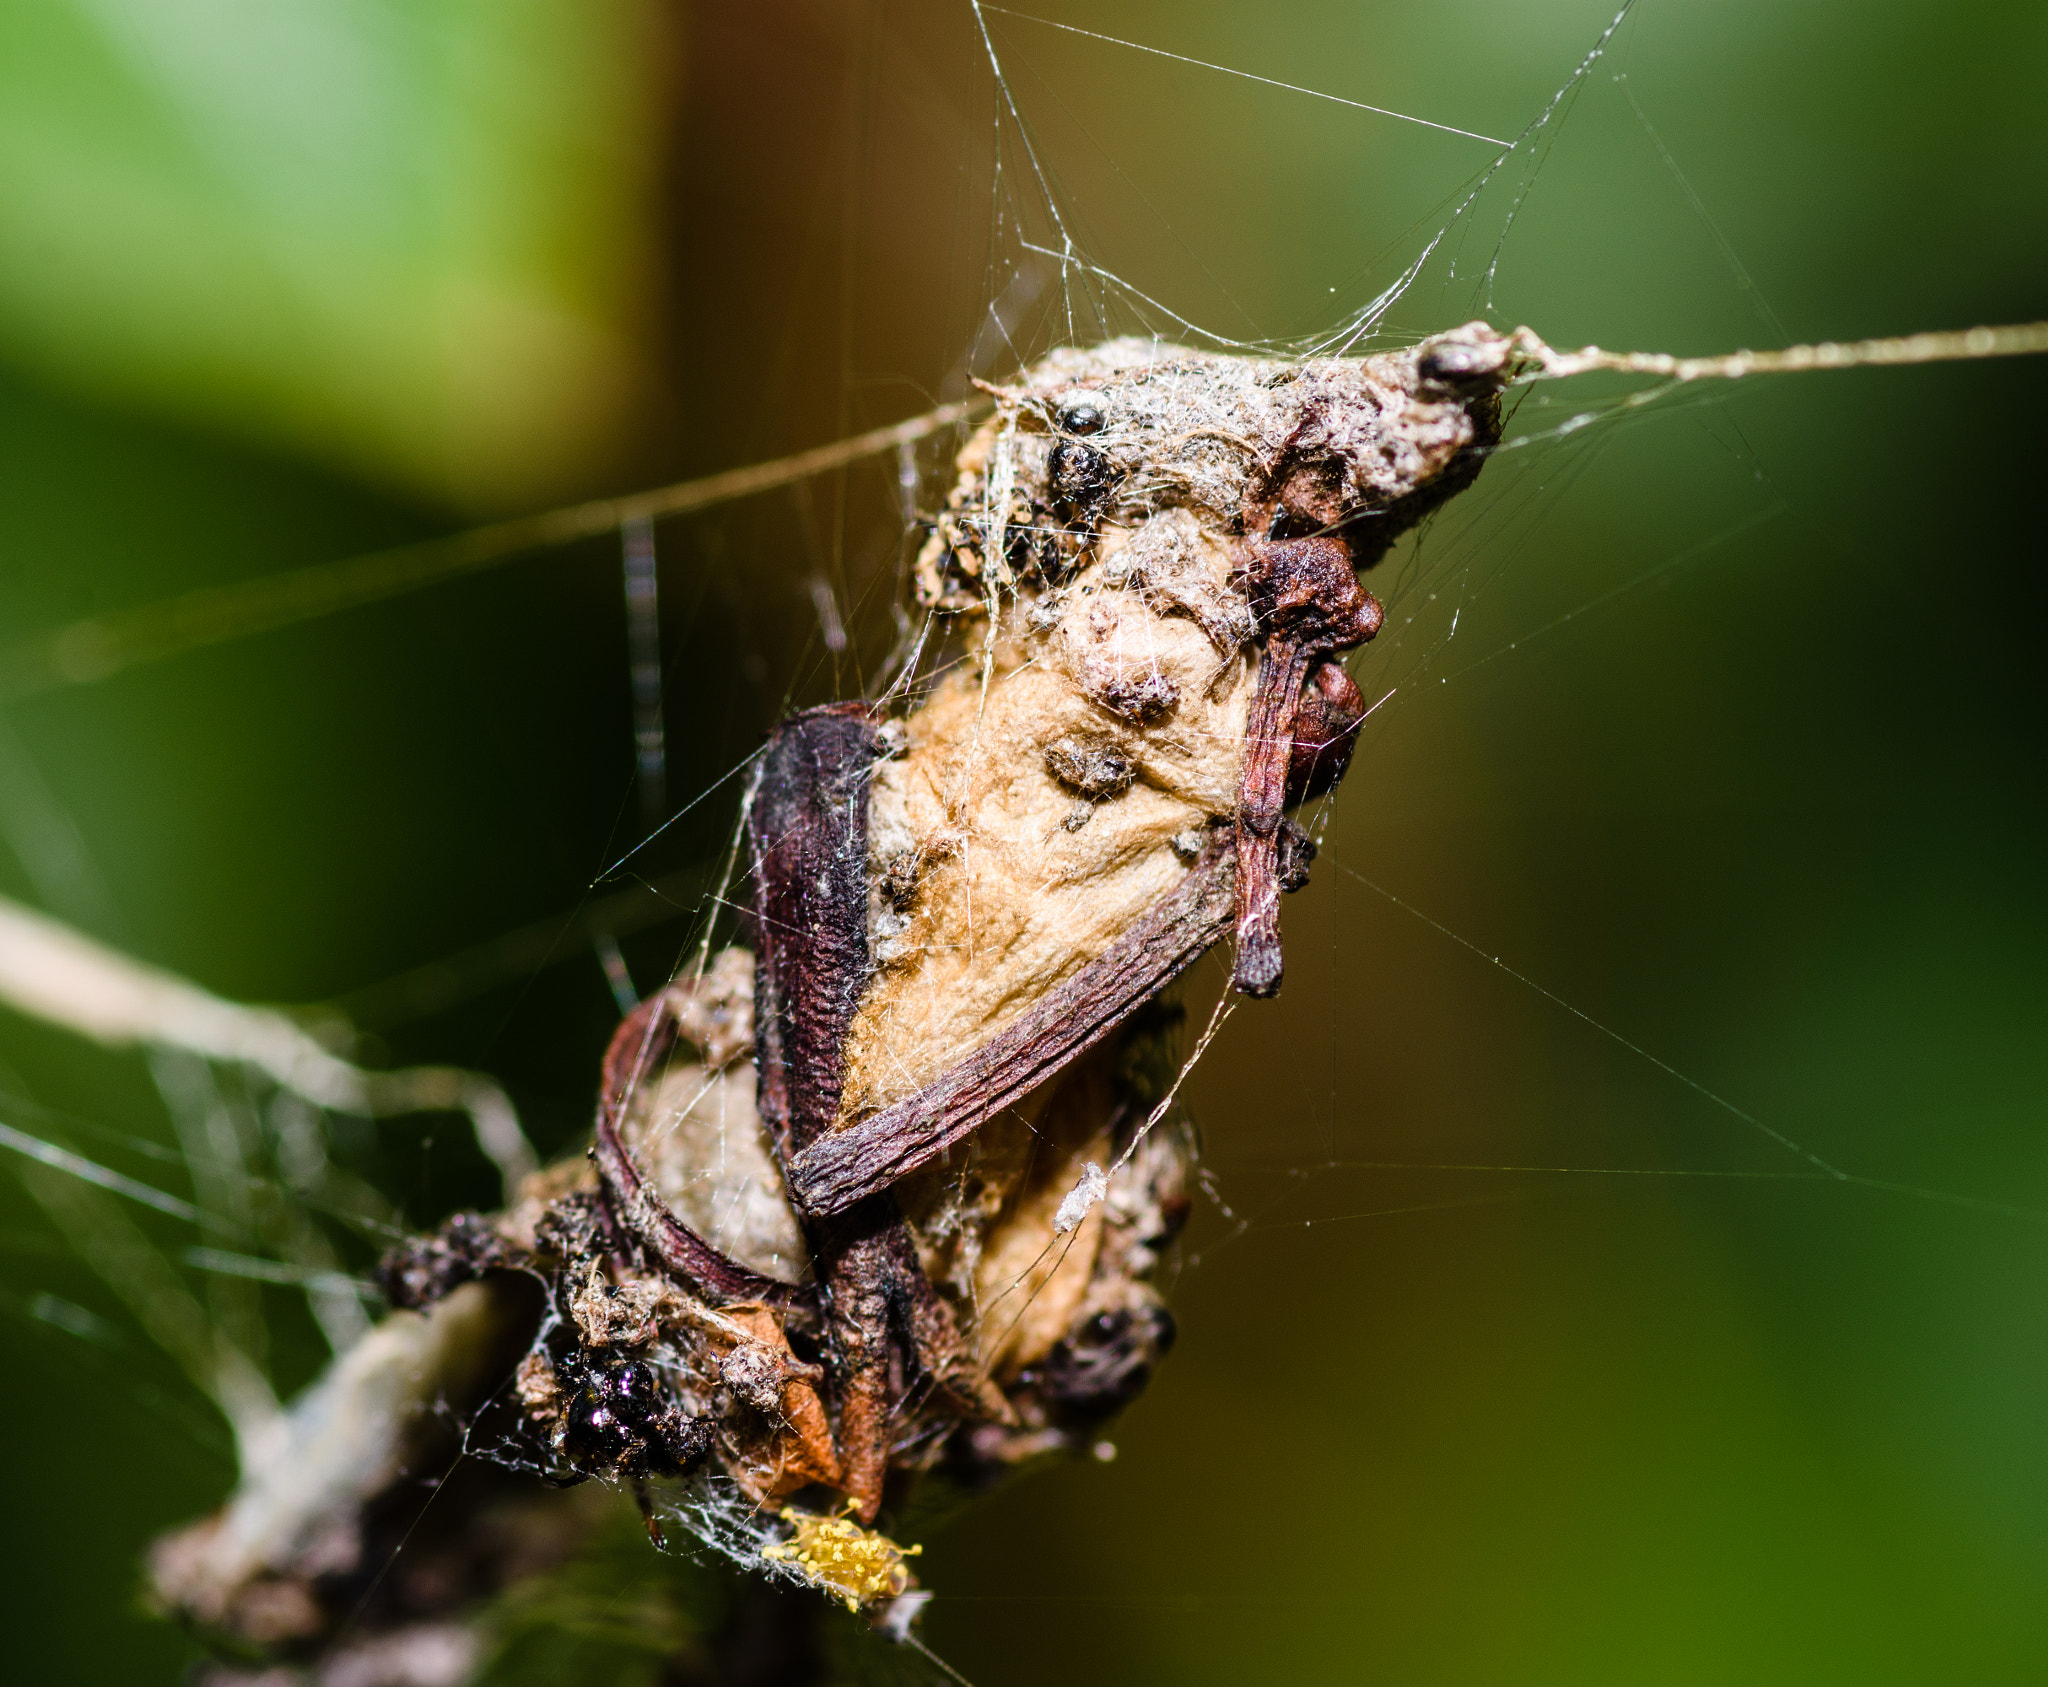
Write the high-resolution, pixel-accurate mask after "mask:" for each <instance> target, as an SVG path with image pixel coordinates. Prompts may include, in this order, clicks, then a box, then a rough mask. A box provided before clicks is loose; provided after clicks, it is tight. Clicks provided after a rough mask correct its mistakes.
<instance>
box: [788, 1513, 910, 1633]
mask: <svg viewBox="0 0 2048 1687" xmlns="http://www.w3.org/2000/svg"><path fill="white" fill-rule="evenodd" d="M782 1520H783V1522H785V1523H787V1524H789V1525H790V1526H791V1527H792V1528H793V1529H795V1530H796V1535H795V1537H794V1538H793V1539H791V1540H787V1541H784V1542H782V1543H781V1544H780V1545H778V1546H769V1547H763V1548H762V1549H761V1556H762V1557H763V1558H767V1559H771V1560H773V1561H774V1562H775V1563H777V1564H789V1565H793V1566H794V1567H795V1568H796V1570H797V1572H798V1573H799V1574H800V1575H802V1577H803V1578H804V1580H805V1581H807V1582H809V1583H810V1584H811V1585H812V1586H813V1587H815V1588H819V1589H822V1590H824V1591H825V1592H828V1593H831V1594H834V1595H835V1596H837V1597H838V1598H840V1599H843V1600H845V1601H846V1608H847V1609H848V1610H849V1611H858V1610H859V1609H860V1608H861V1607H862V1606H863V1605H871V1604H873V1603H874V1602H875V1601H876V1600H877V1599H894V1598H896V1597H897V1596H898V1595H899V1594H901V1593H902V1592H903V1591H904V1589H906V1588H907V1587H909V1586H910V1572H909V1571H908V1570H907V1569H905V1568H904V1566H903V1560H904V1559H906V1558H915V1557H916V1556H917V1555H918V1554H919V1553H921V1552H922V1551H924V1548H923V1547H921V1546H898V1545H897V1544H896V1543H895V1542H894V1541H892V1540H891V1539H889V1537H888V1536H887V1535H884V1534H878V1533H877V1532H876V1531H875V1530H873V1529H863V1528H862V1527H861V1526H860V1525H859V1524H858V1523H856V1522H854V1521H853V1520H852V1519H851V1518H850V1517H821V1516H819V1515H818V1514H817V1513H816V1512H810V1511H797V1510H795V1509H794V1508H793V1507H788V1506H785V1507H784V1508H783V1511H782Z"/></svg>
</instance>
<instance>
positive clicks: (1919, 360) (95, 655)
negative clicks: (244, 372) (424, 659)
mask: <svg viewBox="0 0 2048 1687" xmlns="http://www.w3.org/2000/svg"><path fill="white" fill-rule="evenodd" d="M1513 338H1514V340H1515V342H1516V345H1517V347H1518V348H1519V349H1520V350H1521V351H1522V352H1523V354H1524V355H1525V356H1526V357H1527V358H1528V360H1529V364H1530V367H1529V368H1528V369H1527V370H1526V371H1525V373H1524V376H1523V379H1525V380H1528V381H1547V380H1562V379H1567V378H1569V377H1571V376H1575V375H1585V374H1591V373H1595V372H1600V371H1607V372H1613V373H1618V374H1631V375H1652V376H1657V377H1660V378H1661V379H1662V380H1664V381H1666V382H1668V383H1671V384H1672V385H1679V386H1683V385H1690V384H1693V383H1695V382H1699V381H1714V380H1740V379H1743V378H1744V377H1747V376H1751V375H1792V374H1809V373H1812V372H1815V371H1818V370H1842V369H1858V368H1870V367H1889V368H1901V367H1906V366H1909V365H1915V364H1930V363H1958V362H1971V361H1975V360H1979V359H1983V358H1995V357H2027V356H2037V355H2040V354H2042V353H2048V322H2031V323H2021V324H2016V325H2012V326H2007V327H1995V328H1993V327H1977V328H1968V329H1957V330H1947V331H1941V332H1935V333H1925V334H1905V335H1898V336H1895V337H1891V338H1885V339H1873V340H1846V341H1820V342H1817V343H1815V344H1812V345H1795V346H1787V347H1784V348H1782V349H1780V350H1774V351H1737V352H1730V353H1726V354H1722V355H1718V356H1707V357H1680V356H1677V355H1675V354H1673V353H1670V352H1614V351H1605V350H1602V349H1601V348H1599V347H1597V346H1583V347H1580V348H1579V349H1577V350H1575V351H1560V350H1557V349H1555V348H1553V347H1551V346H1549V345H1547V344H1546V343H1545V342H1544V341H1543V340H1542V339H1541V338H1540V337H1539V336H1538V335H1537V334H1536V333H1535V332H1534V331H1533V330H1531V329H1528V328H1521V329H1517V330H1516V331H1515V334H1514V336H1513ZM1662 390H1663V389H1651V390H1650V391H1648V392H1646V393H1645V394H1642V395H1640V397H1639V400H1638V401H1639V402H1649V401H1652V400H1654V399H1655V398H1656V397H1658V396H1660V394H1661V391H1662ZM986 410H987V406H986V404H985V403H960V404H946V405H941V406H940V407H939V408H938V409H936V410H930V411H927V412H925V413H924V414H923V415H921V416H913V417H910V418H908V419H907V420H905V421H902V422H896V423H893V424H891V425H890V426H888V427H884V428H876V429H873V430H872V431H870V432H868V433H863V434H856V435H854V436H852V437H851V438H848V439H843V440H839V441H835V442H834V443H832V444H829V445H820V446H815V447H813V448H812V449H810V450H808V451H802V452H798V453H796V454H795V455H793V456H789V457H779V458H775V459H773V460H772V461H769V462H765V463H756V464H751V465H749V466H747V467H745V468H739V469H728V470H724V471H721V472H720V473H718V474H713V475H706V476H702V477H700V478H698V479H695V480H686V481H679V482H677V483H675V484H674V485H671V486H665V487H657V488H655V489H653V490H651V491H647V492H641V493H636V494H634V495H632V496H630V497H624V498H605V499H599V500H596V501H594V502H591V503H585V504H575V505H570V506H568V507H566V508H563V509H559V510H550V511H547V512H544V513H542V514H540V515H533V516H524V517H521V518H519V519H518V520H516V521H506V522H496V523H493V524H491V525H489V526H487V527H477V528H472V529H469V530H468V531H466V532H462V533H456V534H451V535H450V536H448V537H447V538H445V539H434V540H428V541H425V542H423V543H421V544H416V545H405V546H400V547H398V548H397V549H394V550H387V551H375V552H371V553H368V554H366V555H364V556H359V557H352V558H349V559H347V560H344V561H341V562H329V563H317V564H314V565H313V566H311V567H308V568H301V569H293V570H289V571H287V572H285V573H282V574H276V575H272V576H269V577H267V578H265V579H261V580H256V581H252V582H250V583H248V584H246V585H240V586H223V587H217V588H213V589H209V590H206V591H200V592H192V593H188V594H186V595H185V596H183V597H179V598H173V599H171V600H169V601H168V602H162V603H154V604H145V605H142V606H141V607H139V608H136V609H131V610H125V611H121V612H118V613H115V614H110V615H99V616H92V617H88V618H87V619H84V620H80V621H74V622H72V623H70V624H69V625H68V626H64V627H60V628H58V629H57V630H56V631H54V632H51V633H46V634H40V635H37V636H35V637H32V638H29V639H24V640H20V641H18V642H16V643H15V644H14V645H12V646H11V647H9V648H7V649H5V650H0V702H6V701H9V700H12V699H15V698H20V697H27V696H33V695H36V694H38V693H41V692H46V691H52V690H57V689H60V688H63V687H66V686H73V685H85V684H91V683H93V682H95V681H98V680H102V679H105V678H108V677H110V676H111V675H113V674H116V673H120V672H122V671H123V670H125V669H128V668H133V667H137V666H140V665H143V664H145V663H150V662H158V661H163V660H165V659H167V658H169V657H173V656H179V655H183V654H185V653H186V652H188V651H194V650H202V649H205V648H207V647H209V646H212V645H217V644H223V643H226V642H228V641H230V640H233V639H238V638H246V637H249V636H252V635H254V634H257V633H263V632H270V631H274V630H276V629H277V628H280V627H287V626H291V625H294V624H296V623H298V622H302V621H310V620H314V619H316V618H318V617H320V616H323V615H327V614H331V613H333V612H335V611H336V610H342V609H352V608H356V607H359V606H361V605H364V604H370V603H376V602H380V601H382V600H383V599H386V598H390V597H396V596H399V595H401V594H403V593H406V592H412V591H418V590H420V589H422V588H424V587H427V586H431V585H433V584H435V583H436V582H438V581H442V580H449V579H454V578H456V577H458V576H461V575H464V574H473V573H478V572H481V571H483V570H485V569H488V568H493V567H497V566H499V565H501V564H503V563H506V562H510V561H511V560H512V559H514V558H515V557H520V556H525V555H529V554H531V553H533V552H535V551H540V550H546V549H552V548H556V547H559V546H563V545H568V544H573V543H575V542H576V541H578V540H580V539H587V538H591V537H593V536H596V535H599V534H606V533H613V532H617V531H619V530H620V529H621V528H622V527H625V526H627V525H629V524H631V523H634V522H639V521H646V520H652V519H654V518H656V517H660V516H670V515H682V514H688V513H691V512H695V511H700V510H708V509H713V508H716V507H717V506H719V505H721V504H727V503H731V502H734V501H736V500H738V499H742V498H751V497H754V496H757V495H758V494H760V493H762V492H767V491H772V490H774V489H776V488H778V487H783V486H790V485H794V484H796V483H798V482H800V481H803V480H806V479H809V478H811V477H813V476H816V475H822V474H829V473H831V472H832V471H834V470H836V469H841V468H845V467H847V466H849V465H851V464H854V463H858V462H861V461H862V460H864V459H866V458H869V457H876V456H880V455H882V454H883V453H885V452H889V451H894V450H900V449H902V448H904V447H906V446H910V445H913V444H915V443H917V442H918V441H921V440H925V439H930V438H933V437H934V436H936V435H939V434H942V433H944V432H946V431H947V430H948V429H951V428H957V427H959V426H960V425H961V424H963V423H965V422H970V421H973V420H976V419H978V417H979V416H981V415H983V414H985V413H986Z"/></svg>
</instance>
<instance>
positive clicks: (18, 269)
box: [0, 0, 662, 506]
mask: <svg viewBox="0 0 2048 1687" xmlns="http://www.w3.org/2000/svg"><path fill="white" fill-rule="evenodd" d="M655 22H656V13H655V11H654V9H653V8H651V7H650V6H649V5H648V4H646V3H645V0H583V3H577V4H570V3H565V0H7V3H6V4H5V5H4V6H0V353H4V355H5V356H6V358H7V359H8V360H10V361H12V362H14V363H17V364H20V365H24V366H27V367H29V368H32V369H35V370H37V371H39V372H41V373H43V374H45V375H46V376H49V377H54V378H55V379H57V380H59V381H61V382H63V383H65V384H67V385H69V386H72V387H74V388H77V389H81V390H83V391H86V392H89V393H91V394H93V395H95V396H97V397H100V398H104V399H111V400H114V401H116V402H118V403H121V404H139V405H145V406H148V407H150V408H153V409H155V410H158V411H160V412H164V413H168V414H170V415H173V416H180V417H200V418H203V419H205V420H207V421H209V422H211V423H215V424H219V425H221V426H223V427H226V428H229V429H232V430H234V431H236V432H237V433H240V434H242V435H244V436H246V437H253V438H260V439H264V440H269V441H274V442H280V443H284V444H287V445H289V446H293V447H296V448H298V449H300V450H302V451H305V452H307V453H309V454H311V455H313V456H316V457H318V458H321V459H324V460H325V461H327V462H329V463H333V464H336V465H339V466H342V467H345V468H348V469H351V470H354V471H355V472H357V473H359V474H361V475H363V476H364V477H366V478H368V479H370V480H372V481H376V482H382V483H385V484H388V485H392V486H396V487H400V488H404V489H408V490H412V491H416V492H424V493H427V494H429V495H432V496H434V497H436V498H439V499H446V500H451V501H453V502H455V503H458V504H461V505H468V506H487V505H489V506H494V505H503V504H508V503H525V502H529V501H532V500H535V499H540V498H545V497H546V496H548V495H549V494H550V493H552V492H557V491H560V490H562V489H564V488H568V487H572V486H575V485H577V484H578V483H579V482H581V481H583V480H585V479H586V478H587V477H588V476H589V475H590V474H591V472H592V470H593V468H594V467H597V466H599V465H601V464H603V463H604V462H605V461H606V459H607V457H608V455H609V454H610V453H611V452H612V451H613V450H614V449H615V448H616V445H617V442H618V439H619V436H620V434H621V431H622V429H624V428H625V427H626V426H627V425H628V424H629V423H630V422H631V421H632V420H633V419H634V418H635V417H636V415H638V414H639V413H641V412H642V411H643V409H644V407H645V404H646V401H647V392H646V388H645V381H644V371H643V369H642V367H641V358H640V355H639V342H640V341H641V340H642V338H643V336H644V332H645V317H646V309H647V304H648V298H647V281H646V277H647V264H648V256H649V242H648V233H649V229H650V226H651V224H650V219H649V218H648V216H647V215H646V209H645V205H644V203H643V201H644V199H645V195H646V191H647V187H648V181H649V175H650V170H651V166H652V162H653V160H654V158H655V157H656V149H655V147H654V145H653V144H652V143H653V138H654V136H653V130H654V124H655V121H656V117H657V113H658V110H659V101H658V94H659V88H658V76H659V73H660V66H661V62H662V55H661V53H660V52H659V50H658V47H657V43H656V41H655V39H654V30H655Z"/></svg>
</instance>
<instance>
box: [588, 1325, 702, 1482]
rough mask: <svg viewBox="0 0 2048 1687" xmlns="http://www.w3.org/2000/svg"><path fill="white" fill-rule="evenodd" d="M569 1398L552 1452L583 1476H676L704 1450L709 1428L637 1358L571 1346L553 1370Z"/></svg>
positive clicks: (685, 1470) (689, 1466)
mask: <svg viewBox="0 0 2048 1687" xmlns="http://www.w3.org/2000/svg"><path fill="white" fill-rule="evenodd" d="M556 1372H557V1375H558V1377H559V1378H560V1381H561V1383H562V1385H563V1387H564V1389H565V1391H566V1392H567V1393H568V1401H567V1404H566V1405H565V1406H564V1407H563V1409H562V1415H561V1419H560V1421H559V1422H558V1423H557V1424H556V1427H555V1433H554V1445H555V1451H556V1452H558V1453H559V1454H561V1456H562V1457H563V1458H564V1459H565V1460H567V1461H568V1462H569V1463H570V1464H571V1465H572V1466H574V1467H575V1469H576V1470H577V1472H578V1474H579V1475H589V1476H613V1477H617V1476H624V1477H646V1476H681V1475H684V1474H686V1473H687V1472H688V1471H690V1470H691V1469H693V1468H694V1467H695V1466H696V1465H697V1464H698V1463H699V1462H700V1461H701V1460H702V1459H703V1457H704V1455H705V1454H706V1453H707V1452H709V1451H710V1450H711V1441H712V1428H711V1425H710V1423H709V1422H707V1421H706V1420H705V1419H703V1418H696V1417H690V1416H688V1415H686V1414H685V1413H684V1412H683V1410H682V1408H681V1407H680V1406H678V1405H677V1404H676V1402H675V1401H674V1400H673V1399H672V1398H671V1397H670V1396H669V1393H668V1391H667V1389H666V1388H664V1387H663V1385H662V1381H661V1377H660V1375H659V1373H658V1372H657V1371H656V1370H655V1368H654V1366H653V1365H651V1364H649V1363H648V1362H647V1361H646V1360H644V1359H637V1358H613V1359H607V1358H600V1357H598V1356H596V1355H594V1354H591V1353H589V1352H588V1351H586V1350H583V1349H578V1350H577V1352H576V1353H575V1354H574V1355H573V1356H571V1357H570V1358H568V1359H566V1360H564V1361H563V1362H562V1364H560V1365H559V1366H557V1368H556Z"/></svg>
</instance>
